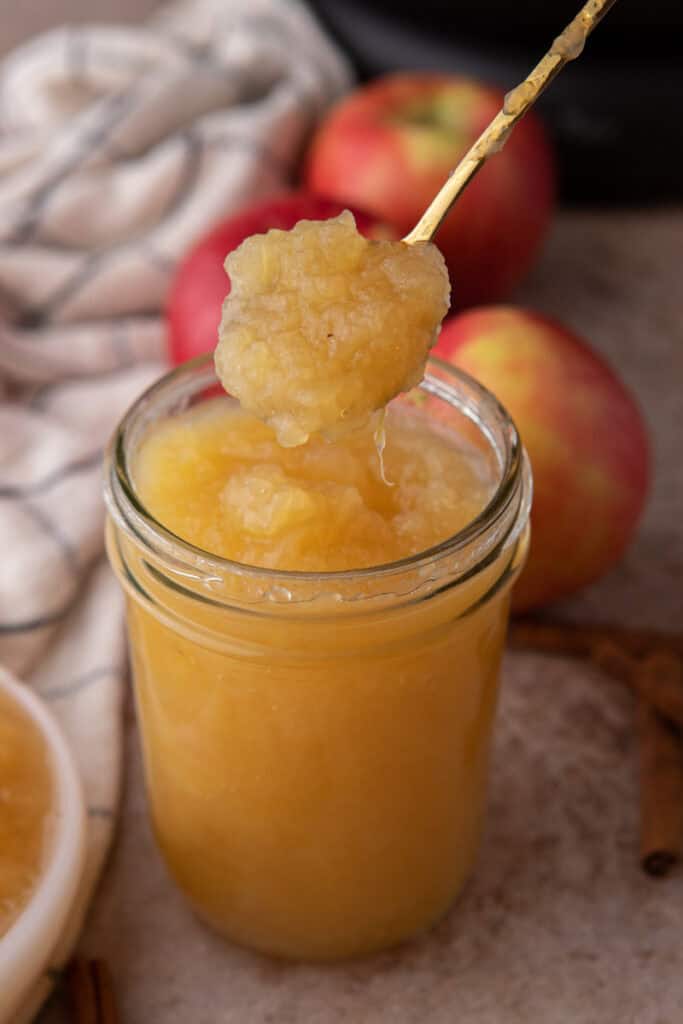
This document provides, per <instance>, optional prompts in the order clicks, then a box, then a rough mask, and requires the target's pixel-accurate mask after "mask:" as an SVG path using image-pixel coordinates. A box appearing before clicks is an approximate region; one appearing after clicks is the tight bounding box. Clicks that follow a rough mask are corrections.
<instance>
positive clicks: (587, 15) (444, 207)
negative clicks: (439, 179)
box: [403, 0, 616, 245]
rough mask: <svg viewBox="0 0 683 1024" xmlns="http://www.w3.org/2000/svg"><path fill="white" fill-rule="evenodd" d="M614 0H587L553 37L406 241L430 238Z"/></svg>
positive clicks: (576, 51)
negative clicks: (551, 41)
mask: <svg viewBox="0 0 683 1024" xmlns="http://www.w3.org/2000/svg"><path fill="white" fill-rule="evenodd" d="M615 3H616V0H588V2H587V3H585V4H584V6H583V7H582V8H581V10H580V11H579V13H578V14H577V15H576V17H575V18H574V19H573V21H570V22H569V24H568V25H567V27H566V28H565V30H564V32H562V33H561V35H559V36H558V37H557V38H556V39H555V40H554V41H553V45H552V46H551V47H550V49H549V50H548V52H547V53H546V55H545V57H543V58H542V59H541V60H540V61H539V62H538V64H537V65H536V67H535V68H534V69H533V71H531V72H530V73H529V74H528V75H527V77H526V78H525V79H524V81H523V82H521V83H520V84H519V85H518V86H517V87H516V88H514V89H512V90H511V91H510V92H509V93H508V94H507V96H506V97H505V102H504V104H503V109H502V110H500V111H499V112H498V113H497V114H496V116H495V117H494V119H493V121H491V123H490V125H489V126H488V128H485V129H484V131H483V132H482V133H481V135H480V136H479V138H478V139H477V141H476V142H475V143H474V144H473V145H472V146H471V147H470V149H469V150H468V151H467V153H465V155H464V157H463V158H462V160H461V161H460V163H459V164H458V166H457V167H456V168H455V170H454V171H453V172H452V173H451V174H450V176H449V178H448V180H447V181H446V184H445V185H444V186H443V188H442V189H441V191H440V192H439V193H438V194H437V195H436V196H435V197H434V199H433V200H432V202H431V203H430V205H429V206H428V207H427V209H426V210H425V212H424V213H423V214H422V216H421V217H420V219H419V221H418V222H417V224H416V225H415V227H414V228H413V230H412V231H410V232H409V233H408V234H407V235H406V236H405V238H404V239H403V241H404V242H407V243H408V244H409V245H410V244H412V243H413V242H429V241H431V239H432V238H433V237H434V235H435V234H436V232H437V230H438V228H439V226H440V224H441V221H442V220H443V219H444V217H445V216H446V214H447V213H448V211H449V210H450V208H451V206H452V205H453V203H454V202H455V200H456V199H457V198H458V196H459V195H460V193H461V192H462V191H463V189H464V188H465V186H466V185H467V184H468V183H469V182H470V181H471V180H472V178H473V177H474V175H475V174H476V173H477V171H478V170H479V168H480V167H482V166H483V165H484V163H485V162H486V160H488V158H489V157H490V156H492V155H493V154H494V153H497V152H498V151H499V150H501V149H502V148H503V146H504V145H505V143H506V141H507V138H508V136H509V134H510V132H511V131H512V129H513V128H514V126H515V125H516V124H517V122H518V121H519V119H520V118H522V117H524V115H525V114H526V112H527V110H529V109H530V108H531V107H532V106H533V105H534V103H535V102H536V100H537V99H538V97H539V96H540V95H541V93H542V92H543V90H544V89H545V87H546V86H547V85H549V84H550V82H552V80H553V78H554V77H555V75H557V74H558V73H559V72H560V71H561V70H562V68H563V67H564V66H565V64H568V63H569V61H570V60H575V59H576V57H578V56H579V55H580V53H581V51H582V50H583V47H584V44H585V42H586V39H587V37H588V36H589V35H590V33H591V32H592V31H593V29H594V28H595V26H596V25H597V24H598V22H599V21H601V19H602V18H603V17H604V15H605V14H607V12H608V11H609V9H610V7H612V6H613V5H614V4H615Z"/></svg>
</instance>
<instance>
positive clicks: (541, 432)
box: [434, 306, 650, 610]
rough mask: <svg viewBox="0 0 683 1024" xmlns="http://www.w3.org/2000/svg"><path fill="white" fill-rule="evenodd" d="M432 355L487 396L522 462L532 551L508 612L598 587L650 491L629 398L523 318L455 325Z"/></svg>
mask: <svg viewBox="0 0 683 1024" xmlns="http://www.w3.org/2000/svg"><path fill="white" fill-rule="evenodd" d="M434 352H435V354H436V355H438V356H441V358H442V359H446V360H448V361H450V362H452V363H454V364H455V365H457V366H459V367H461V368H462V369H464V370H466V371H467V373H469V374H471V375H472V376H473V377H475V378H476V379H477V380H479V381H480V382H481V383H482V384H484V386H485V387H487V388H488V389H489V390H490V391H493V393H494V394H495V395H496V396H497V397H498V398H499V399H500V401H501V402H502V403H503V405H504V406H505V407H506V408H507V410H508V412H509V413H510V414H511V416H512V418H513V419H514V420H515V423H516V424H517V428H518V430H519V432H520V434H521V437H522V440H523V442H524V444H525V446H526V449H527V451H528V453H529V458H530V460H531V468H532V471H533V476H534V501H533V509H532V513H531V524H532V529H531V550H530V555H529V560H528V562H527V565H526V567H525V569H524V570H523V572H522V575H521V576H520V579H519V582H518V583H517V586H516V587H515V592H514V595H513V606H514V607H515V609H516V610H522V609H528V608H531V607H534V606H537V605H541V604H545V603H546V602H548V601H553V600H555V599H557V598H560V597H564V596H565V595H567V594H570V593H572V592H573V591H574V590H577V589H578V588H580V587H583V586H584V585H585V584H587V583H590V582H591V581H593V580H596V579H597V578H598V577H599V576H601V575H602V574H603V573H604V572H605V571H606V570H607V569H609V568H610V566H612V565H613V564H614V563H615V562H616V561H617V560H618V559H619V558H620V556H621V555H622V553H623V551H624V549H625V548H626V546H627V544H628V543H629V540H630V539H631V537H632V536H633V533H634V530H635V528H636V525H637V523H638V520H639V518H640V515H641V512H642V510H643V505H644V503H645V498H646V496H647V491H648V482H649V476H650V467H649V462H650V460H649V448H648V440H647V434H646V430H645V426H644V424H643V420H642V418H641V415H640V413H639V411H638V407H637V405H636V403H635V402H634V400H633V398H632V397H631V395H630V394H629V392H628V391H627V390H626V388H625V387H624V385H623V384H622V383H621V382H620V380H619V379H618V378H617V377H616V376H615V374H614V373H613V371H612V370H611V369H610V367H609V366H608V365H607V364H606V363H605V362H604V360H603V359H602V358H601V357H600V356H598V355H597V354H596V353H595V352H593V351H592V350H591V349H590V348H589V347H588V345H587V344H586V343H585V342H583V341H581V340H580V339H579V338H578V337H576V335H574V334H572V333H571V332H570V331H568V330H566V328H564V327H562V326H561V325H560V324H559V323H557V322H556V321H554V320H551V319H549V318H547V317H544V316H540V315H539V314H537V313H533V312H531V311H530V310H525V309H516V308H513V307H510V306H491V307H488V308H481V309H473V310H471V311H470V312H467V313H463V314H461V315H459V316H456V317H453V318H452V319H451V320H448V321H446V323H445V325H444V327H443V329H442V331H441V335H440V337H439V340H438V343H437V345H436V347H435V349H434Z"/></svg>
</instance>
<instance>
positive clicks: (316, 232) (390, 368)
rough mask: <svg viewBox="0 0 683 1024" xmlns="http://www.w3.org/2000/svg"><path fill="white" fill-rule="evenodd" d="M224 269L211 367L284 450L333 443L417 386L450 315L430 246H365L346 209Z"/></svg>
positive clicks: (260, 243) (263, 244)
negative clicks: (321, 439)
mask: <svg viewBox="0 0 683 1024" xmlns="http://www.w3.org/2000/svg"><path fill="white" fill-rule="evenodd" d="M225 266H226V270H227V271H228V273H229V275H230V282H231V290H230V294H229V295H228V297H227V299H226V300H225V304H224V306H223V316H222V319H221V325H220V329H219V337H220V341H219V344H218V347H217V349H216V371H217V373H218V376H219V378H220V380H221V381H222V383H223V386H224V387H225V390H226V391H227V392H228V393H229V394H231V395H234V396H235V397H236V398H237V399H238V400H239V401H240V403H241V405H242V406H243V408H244V409H246V410H247V411H248V412H251V413H254V415H256V416H258V417H259V418H260V419H263V420H265V421H266V422H267V423H269V424H270V425H271V426H272V427H273V428H274V430H275V432H276V434H277V437H278V440H279V442H280V444H282V445H290V446H291V445H297V444H302V443H303V442H304V441H306V439H307V438H308V437H309V436H310V435H311V434H314V433H319V432H321V431H323V432H326V433H328V435H330V436H333V437H334V436H337V435H338V434H339V433H340V432H344V431H346V430H347V429H350V428H354V427H356V426H358V425H359V424H361V423H363V422H365V421H366V420H367V418H368V416H369V414H370V413H372V412H374V411H375V410H378V409H381V408H383V407H384V406H385V405H386V404H387V402H389V401H390V400H391V399H392V398H394V397H395V396H396V395H397V394H398V393H399V392H401V391H407V390H408V389H409V388H411V387H413V386H414V385H415V384H417V383H418V382H419V381H420V380H421V379H422V376H423V374H424V367H425V362H426V359H427V354H428V352H429V349H430V347H431V346H432V345H433V344H434V342H435V341H436V336H437V332H438V329H439V327H440V325H441V321H442V320H443V318H444V316H445V315H446V312H447V310H448V302H449V295H450V287H449V283H448V273H447V271H446V266H445V263H444V260H443V257H442V256H441V253H440V252H439V250H438V249H437V248H436V246H434V245H432V244H431V243H429V242H420V243H418V244H416V245H406V244H405V243H404V242H388V241H370V240H368V239H366V238H364V237H363V236H362V235H361V234H359V232H358V231H357V230H356V225H355V221H354V219H353V215H352V214H351V213H349V212H348V211H346V212H345V213H342V214H341V215H340V216H339V217H337V218H334V219H332V220H327V221H307V220H303V221H300V222H299V223H298V224H297V225H296V227H295V228H293V229H292V230H291V231H280V230H272V231H269V232H268V233H267V234H265V235H253V236H252V237H251V238H248V239H246V241H244V242H243V243H242V245H240V246H239V248H238V249H236V250H235V251H234V252H232V253H230V255H229V256H228V258H227V259H226V261H225Z"/></svg>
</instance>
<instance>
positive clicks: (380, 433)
mask: <svg viewBox="0 0 683 1024" xmlns="http://www.w3.org/2000/svg"><path fill="white" fill-rule="evenodd" d="M386 419H387V410H386V408H384V409H381V410H380V412H379V417H378V420H377V426H376V427H375V433H374V434H373V439H374V442H375V449H376V450H377V461H378V463H379V475H380V476H381V477H382V481H383V483H385V484H386V485H387V487H393V486H394V483H393V481H392V480H387V475H386V472H385V468H384V449H385V448H386V446H387V427H386Z"/></svg>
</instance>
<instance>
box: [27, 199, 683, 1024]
mask: <svg viewBox="0 0 683 1024" xmlns="http://www.w3.org/2000/svg"><path fill="white" fill-rule="evenodd" d="M682 237H683V214H681V212H675V211H671V212H666V211H660V212H656V213H642V214H623V213H609V214H604V213H571V214H565V215H563V216H562V217H560V218H559V220H558V223H557V227H556V230H555V233H554V235H553V237H552V238H551V240H550V242H549V244H548V246H547V249H546V252H545V254H544V258H543V260H542V262H541V264H540V265H539V267H538V269H537V271H536V273H535V275H534V276H533V278H532V279H530V280H529V282H528V283H527V285H526V286H525V288H524V291H523V293H520V295H519V296H518V300H519V301H520V302H524V303H528V304H529V305H534V306H536V307H537V308H539V309H541V310H543V311H545V312H548V313H552V314H556V315H558V316H560V317H561V318H562V319H563V320H565V321H566V322H567V323H569V324H571V325H572V326H574V327H576V328H578V329H579V330H580V331H582V332H583V333H584V334H585V335H586V336H587V337H589V338H590V339H591V341H592V342H593V343H594V344H595V346H596V347H597V348H598V349H600V350H601V351H602V352H603V353H604V354H605V355H607V356H608V358H610V359H611V361H612V362H613V363H614V365H616V366H619V367H620V369H621V371H622V373H623V375H624V376H625V378H626V379H627V381H628V382H629V383H630V385H631V386H632V387H633V389H634V390H635V391H636V393H637V394H638V396H639V397H640V400H641V402H642V405H643V408H644V410H645V413H646V416H647V419H648V421H649V423H650V426H651V429H652V433H653V441H654V450H655V457H656V479H655V486H654V492H653V495H652V500H651V502H650V505H649V508H648V512H647V515H646V518H645V521H644V523H643V527H642V530H641V532H640V535H639V537H638V540H637V542H636V543H635V544H634V545H633V547H632V548H631V550H630V552H629V553H628V556H627V557H626V559H625V560H624V562H623V563H622V564H621V565H620V566H619V567H618V568H617V569H616V570H615V571H614V572H613V573H612V574H611V575H610V576H609V577H607V578H605V579H604V580H603V581H601V582H600V583H599V584H598V585H596V586H595V587H593V588H592V589H590V590H589V591H587V592H586V593H585V594H583V595H581V596H580V597H579V598H578V599H575V600H574V601H572V602H571V603H569V604H567V605H566V606H565V608H564V609H563V613H564V614H566V615H567V616H568V617H575V618H576V619H579V620H590V621H597V620H598V619H601V618H602V619H605V620H613V621H621V622H630V623H633V624H643V625H646V624H647V625H651V626H657V625H661V626H666V627H668V628H671V629H680V628H681V618H682V615H681V613H682V612H683V459H682V458H681V443H682V441H683V398H682V397H681V386H682V385H683V328H682V320H681V284H680V261H681V238H682ZM632 710H633V709H632V705H631V700H630V698H629V697H628V695H627V694H625V693H624V692H622V690H621V689H620V688H619V687H618V686H617V685H616V684H612V683H610V682H608V681H605V680H603V679H601V678H600V677H599V676H598V675H597V674H596V673H595V672H594V671H593V670H592V669H591V668H589V667H588V666H586V665H583V664H581V663H579V662H572V661H569V660H565V659H562V658H551V657H543V656H537V655H530V654H524V655H522V654H514V655H512V654H510V655H508V657H507V659H506V662H505V668H504V684H503V697H502V702H501V710H500V716H499V723H498V732H497V741H496V745H495V752H494V764H493V778H492V793H491V807H490V814H489V823H488V829H487V834H486V839H485V843H484V848H483V851H482V857H481V860H480V863H479V866H478V870H477V873H476V876H475V878H474V880H473V881H472V883H471V884H470V886H469V887H468V889H467V891H466V892H465V893H464V895H463V897H462V898H461V900H460V902H459V903H458V905H457V906H456V907H455V908H454V909H453V911H452V912H451V913H450V914H449V916H448V917H447V918H446V919H445V920H444V921H443V922H442V923H441V924H440V925H439V926H438V927H437V928H436V929H435V931H433V932H432V933H431V934H430V935H428V936H426V937H424V938H423V939H421V940H419V941H417V942H414V943H412V944H411V945H408V946H405V947H403V948H402V949H400V950H396V951H394V952H391V953H389V954H386V955H383V956H380V957H375V958H373V959H370V960H366V961H363V962H358V963H354V964H350V965H343V966H338V967H332V968H312V967H306V966H286V965H282V964H278V963H274V962H273V961H269V960H266V959H264V958H261V957H256V956H252V955H251V954H249V953H246V952H244V951H241V950H238V949H235V948H233V947H230V946H228V945H226V944H224V943H223V942H222V941H221V940H219V939H218V938H216V937H215V936H213V935H212V934H211V933H210V932H208V931H207V930H206V929H205V928H204V927H202V926H201V925H200V924H198V923H197V922H196V921H195V920H194V919H193V918H192V917H191V915H190V914H189V912H188V911H187V910H186V909H185V907H184V905H183V903H182V901H181V899H180V897H179V896H177V895H176V893H175V892H174V890H173V889H172V887H171V885H170V883H169V882H168V880H167V878H166V876H165V873H164V870H163V868H162V866H161V864H160V862H159V858H158V856H157V854H156V852H155V849H154V846H153V842H152V839H151V836H150V833H149V829H148V826H147V822H146V817H145V809H144V798H143V791H142V779H141V773H140V764H139V757H138V753H137V736H136V734H135V728H134V724H133V719H132V716H131V718H130V728H129V730H128V740H129V755H130V756H129V771H128V778H127V786H126V794H125V801H124V809H123V819H122V825H121V829H120V833H119V839H118V842H117V844H116V847H115V849H114V852H113V855H112V858H111V861H110V864H109V869H108V871H107V873H106V876H105V878H104V880H103V883H102V886H101V888H100V891H99V894H98V897H97V899H96V901H95V904H94V906H93V909H92V913H91V915H90V920H89V923H88V926H87V928H86V931H85V934H84V936H83V940H82V949H83V951H84V952H86V953H87V954H89V955H97V956H104V957H106V958H107V959H108V960H109V961H110V963H111V966H112V969H113V972H114V975H115V978H116V982H117V987H118V991H119V995H120V1001H121V1004H122V1010H123V1019H124V1020H125V1021H126V1024H151V1022H154V1024H188V1022H192V1024H218V1022H220V1024H293V1022H297V1024H299V1022H305V1024H341V1022H353V1024H375V1022H385V1021H386V1022H391V1024H418V1022H419V1024H447V1022H448V1024H452V1022H454V1021H457V1022H458V1024H475V1022H476V1024H518V1022H519V1024H522V1022H523V1024H536V1022H538V1024H567V1022H572V1024H596V1022H605V1024H613V1022H615V1021H619V1022H620V1024H636V1022H637V1024H680V1021H681V1020H683V941H682V936H683V931H682V929H683V924H682V918H683V872H681V871H679V873H678V874H677V875H675V876H673V877H671V878H670V879H668V880H666V881H652V880H650V879H647V878H645V877H643V876H642V874H641V873H640V870H639V869H638V866H637V861H636V835H637V788H636V763H635V745H634V737H633V724H632ZM67 1021H68V1016H67V1014H66V1011H65V1009H64V1007H63V1005H62V1004H61V1002H60V1000H59V998H58V997H57V998H55V999H54V1000H53V1002H52V1004H51V1006H50V1007H49V1008H48V1009H46V1010H45V1011H44V1013H43V1014H42V1016H41V1018H40V1024H66V1022H67Z"/></svg>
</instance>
